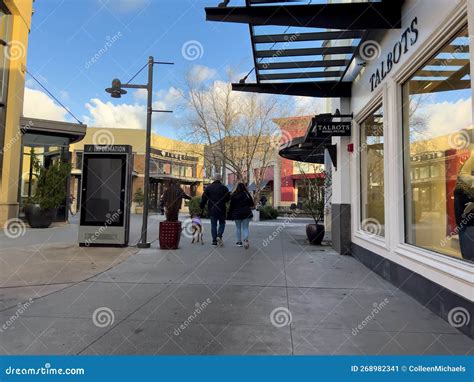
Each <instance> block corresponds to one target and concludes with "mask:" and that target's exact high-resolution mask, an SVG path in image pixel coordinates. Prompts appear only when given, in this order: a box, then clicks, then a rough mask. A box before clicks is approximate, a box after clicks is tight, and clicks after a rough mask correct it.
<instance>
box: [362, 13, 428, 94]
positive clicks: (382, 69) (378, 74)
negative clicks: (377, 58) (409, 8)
mask: <svg viewBox="0 0 474 382" xmlns="http://www.w3.org/2000/svg"><path fill="white" fill-rule="evenodd" d="M418 36H419V30H418V18H417V17H415V18H414V19H413V20H412V22H411V23H410V26H409V27H408V28H406V29H405V30H404V32H403V34H402V35H401V38H400V40H399V41H397V42H396V43H395V45H394V46H393V48H392V49H391V50H390V51H389V52H388V53H387V55H386V56H385V58H384V60H383V61H382V62H381V63H380V64H379V66H378V67H377V69H376V70H375V72H374V73H373V74H372V75H371V76H370V91H371V92H373V91H374V90H375V89H377V87H378V86H379V85H380V84H381V83H382V81H383V80H384V79H385V78H386V77H387V75H388V74H389V73H390V72H391V71H392V69H393V68H394V67H395V66H396V65H397V64H398V63H399V62H400V60H401V59H402V56H404V55H406V54H407V53H408V51H409V50H410V48H411V47H412V46H413V45H415V44H416V43H417V42H418ZM370 43H371V41H367V42H366V44H368V45H367V46H370V45H371V44H370ZM372 47H375V48H374V50H375V51H376V52H377V53H378V54H380V46H379V45H378V44H375V43H374V44H372Z"/></svg>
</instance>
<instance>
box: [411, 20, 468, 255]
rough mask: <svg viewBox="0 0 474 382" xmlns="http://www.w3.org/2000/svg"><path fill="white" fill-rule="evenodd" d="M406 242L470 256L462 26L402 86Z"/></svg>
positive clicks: (464, 36) (465, 63)
mask: <svg viewBox="0 0 474 382" xmlns="http://www.w3.org/2000/svg"><path fill="white" fill-rule="evenodd" d="M403 96H404V98H403V103H404V104H403V119H404V123H403V124H404V166H405V219H406V242H407V243H408V244H412V245H415V246H417V247H421V248H424V249H428V250H431V251H434V252H438V253H442V254H445V255H449V256H455V257H458V258H463V259H467V260H474V158H473V151H474V139H473V138H474V130H473V126H472V90H471V76H470V56H469V35H468V29H467V27H465V28H464V29H463V30H462V31H461V32H459V33H458V34H457V35H456V36H455V37H454V38H453V39H452V40H451V41H450V42H449V43H448V44H446V45H445V46H444V47H443V48H442V49H441V50H440V51H439V52H438V53H437V54H436V55H435V56H434V57H433V58H432V59H430V61H429V62H427V63H426V64H425V65H424V66H423V67H422V68H421V69H420V70H418V71H417V72H416V73H415V74H414V75H413V76H412V77H411V79H410V80H409V81H408V82H407V83H406V84H405V85H404V86H403Z"/></svg>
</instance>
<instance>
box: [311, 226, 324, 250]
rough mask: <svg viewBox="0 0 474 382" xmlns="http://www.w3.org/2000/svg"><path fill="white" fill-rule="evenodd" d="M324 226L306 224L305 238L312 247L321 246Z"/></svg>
mask: <svg viewBox="0 0 474 382" xmlns="http://www.w3.org/2000/svg"><path fill="white" fill-rule="evenodd" d="M324 234H325V230H324V225H322V224H308V225H307V226H306V236H307V237H308V241H309V243H310V244H313V245H321V243H322V242H323V239H324Z"/></svg>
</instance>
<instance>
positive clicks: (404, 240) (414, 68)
mask: <svg viewBox="0 0 474 382" xmlns="http://www.w3.org/2000/svg"><path fill="white" fill-rule="evenodd" d="M466 28H467V31H468V36H470V25H469V20H468V17H467V14H466V13H465V15H464V21H463V22H460V23H459V24H458V25H457V26H456V27H455V28H451V30H450V32H449V33H446V34H445V35H444V36H443V38H442V39H441V41H439V40H437V43H436V44H432V47H431V49H429V50H428V52H426V53H425V54H424V56H423V59H420V60H416V65H415V63H413V62H412V63H411V64H412V65H411V66H410V71H409V73H405V75H404V77H403V79H398V80H397V85H398V87H399V102H400V106H401V107H400V108H399V109H400V110H399V112H400V138H401V141H400V148H401V150H402V152H403V155H402V156H401V157H402V158H401V168H402V179H401V184H402V192H403V195H404V197H403V201H402V205H401V210H402V219H401V220H400V221H399V223H400V224H401V228H402V236H401V241H400V246H404V247H405V249H406V248H410V250H412V251H413V250H415V249H416V250H417V251H420V250H421V251H423V252H424V254H426V253H430V254H433V255H436V256H441V257H447V258H449V259H453V260H455V261H460V262H463V263H468V264H472V262H470V261H468V260H466V259H462V258H457V257H455V256H450V255H448V254H446V253H441V252H437V251H434V250H430V249H427V248H423V247H421V246H417V245H415V244H411V243H409V242H408V235H409V234H410V233H409V224H408V220H407V219H408V217H407V187H409V185H408V184H407V181H408V177H407V169H408V168H407V163H406V152H405V148H406V146H405V145H406V144H407V142H406V132H405V128H406V126H405V125H404V114H405V110H404V102H405V92H404V87H405V86H406V85H407V84H408V83H409V81H410V80H411V78H413V77H414V76H415V74H416V73H417V72H418V71H420V70H422V69H423V67H425V66H426V65H427V64H428V63H429V62H430V61H431V60H432V59H433V58H434V57H435V55H436V54H437V53H439V52H440V50H441V49H442V48H443V47H445V46H446V45H447V44H449V43H450V42H451V41H452V40H453V39H454V38H455V37H456V35H458V34H459V33H460V32H461V31H462V30H463V29H466ZM469 41H470V43H469V54H470V56H471V68H472V56H473V52H472V48H473V43H472V39H471V38H469ZM470 76H471V104H472V108H474V97H472V92H473V85H474V81H473V79H472V71H471V74H470ZM472 122H473V123H474V116H473V120H472ZM416 170H419V177H416ZM429 172H431V169H429ZM427 179H431V178H430V177H428V178H427ZM412 180H423V178H422V177H421V168H416V169H415V179H412Z"/></svg>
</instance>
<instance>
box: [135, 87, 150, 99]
mask: <svg viewBox="0 0 474 382" xmlns="http://www.w3.org/2000/svg"><path fill="white" fill-rule="evenodd" d="M147 96H148V92H147V91H146V89H137V90H135V91H134V92H133V99H134V100H135V101H146V99H147Z"/></svg>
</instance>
